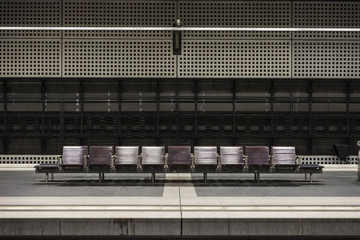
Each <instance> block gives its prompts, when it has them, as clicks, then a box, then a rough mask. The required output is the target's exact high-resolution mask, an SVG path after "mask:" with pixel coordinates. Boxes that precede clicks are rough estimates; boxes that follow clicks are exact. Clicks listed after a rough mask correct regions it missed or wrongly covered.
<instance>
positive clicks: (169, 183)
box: [0, 168, 360, 239]
mask: <svg viewBox="0 0 360 240" xmlns="http://www.w3.org/2000/svg"><path fill="white" fill-rule="evenodd" d="M333 170H335V171H326V170H325V172H324V173H323V174H316V175H314V182H313V184H310V183H309V182H304V174H277V175H271V174H262V175H261V179H262V181H261V182H260V183H257V182H255V181H254V180H253V175H252V174H226V175H224V174H221V175H217V174H208V182H207V183H204V182H203V181H202V175H201V174H193V175H191V174H174V173H172V174H157V175H156V178H157V181H156V182H155V183H151V182H150V174H120V175H119V174H106V176H105V177H106V179H105V181H103V182H102V183H98V181H97V177H98V176H97V175H96V174H56V175H55V181H54V182H50V183H49V184H46V183H45V181H44V180H45V179H44V174H35V173H34V172H33V171H0V236H6V237H13V236H39V237H41V236H46V237H49V236H53V237H60V236H62V237H64V236H68V237H71V236H123V237H126V236H138V237H140V236H157V237H159V236H161V235H166V236H172V237H191V236H197V237H199V236H203V237H204V236H207V237H210V236H222V237H269V236H272V237H291V238H292V237H302V238H305V239H306V238H308V237H315V236H317V237H320V238H321V239H322V238H325V237H334V238H335V239H338V238H340V237H351V238H354V239H359V237H360V182H359V181H357V172H356V171H355V168H354V169H352V170H349V169H345V168H344V169H341V168H339V169H333ZM320 238H319V239H320ZM296 239H299V238H296Z"/></svg>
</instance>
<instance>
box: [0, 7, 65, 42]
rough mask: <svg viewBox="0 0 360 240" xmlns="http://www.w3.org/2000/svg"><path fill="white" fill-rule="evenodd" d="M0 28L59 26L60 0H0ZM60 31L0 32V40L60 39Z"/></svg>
mask: <svg viewBox="0 0 360 240" xmlns="http://www.w3.org/2000/svg"><path fill="white" fill-rule="evenodd" d="M0 13H1V14H0V25H1V26H28V27H31V26H42V27H50V26H53V27H54V26H55V27H58V26H61V21H62V14H61V0H46V1H43V0H1V1H0ZM60 34H61V33H60V31H15V30H10V31H0V38H39V37H41V38H60V37H61V35H60Z"/></svg>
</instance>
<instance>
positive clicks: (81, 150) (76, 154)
mask: <svg viewBox="0 0 360 240" xmlns="http://www.w3.org/2000/svg"><path fill="white" fill-rule="evenodd" d="M86 155H88V147H87V146H64V147H63V155H62V165H84V156H86Z"/></svg>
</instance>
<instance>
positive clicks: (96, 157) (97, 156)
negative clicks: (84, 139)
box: [88, 146, 114, 182]
mask: <svg viewBox="0 0 360 240" xmlns="http://www.w3.org/2000/svg"><path fill="white" fill-rule="evenodd" d="M113 153H114V147H113V146H90V147H89V161H88V167H89V168H90V169H92V170H97V171H99V182H101V180H104V179H105V172H112V168H113V159H112V156H113Z"/></svg>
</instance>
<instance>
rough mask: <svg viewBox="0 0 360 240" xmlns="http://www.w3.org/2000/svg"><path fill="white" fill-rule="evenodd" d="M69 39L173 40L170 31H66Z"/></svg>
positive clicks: (65, 34) (65, 35)
mask: <svg viewBox="0 0 360 240" xmlns="http://www.w3.org/2000/svg"><path fill="white" fill-rule="evenodd" d="M63 34H64V35H63V36H64V38H67V39H80V38H81V39H94V38H106V39H159V40H160V39H161V40H162V39H171V38H172V34H171V32H170V31H64V33H63Z"/></svg>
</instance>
